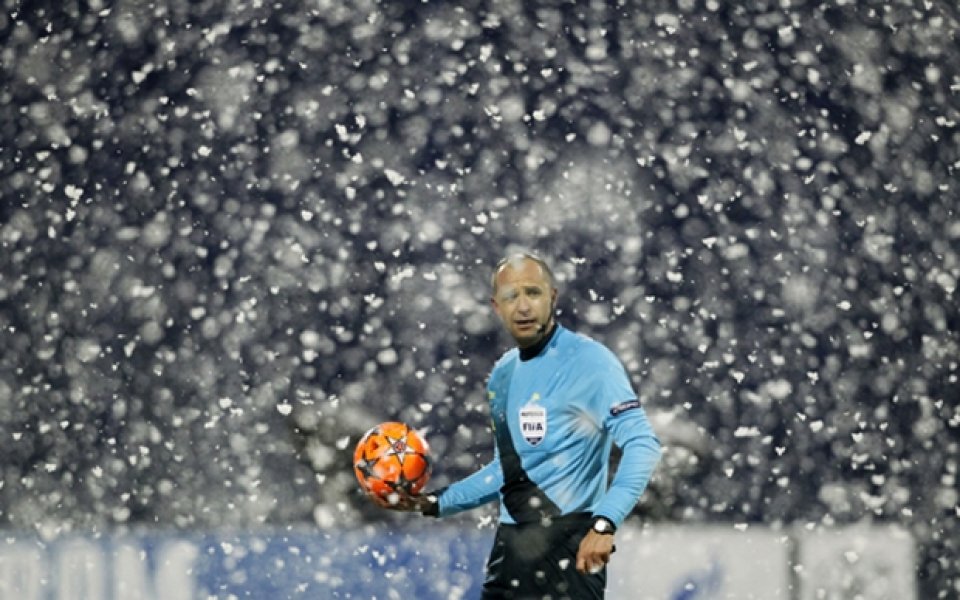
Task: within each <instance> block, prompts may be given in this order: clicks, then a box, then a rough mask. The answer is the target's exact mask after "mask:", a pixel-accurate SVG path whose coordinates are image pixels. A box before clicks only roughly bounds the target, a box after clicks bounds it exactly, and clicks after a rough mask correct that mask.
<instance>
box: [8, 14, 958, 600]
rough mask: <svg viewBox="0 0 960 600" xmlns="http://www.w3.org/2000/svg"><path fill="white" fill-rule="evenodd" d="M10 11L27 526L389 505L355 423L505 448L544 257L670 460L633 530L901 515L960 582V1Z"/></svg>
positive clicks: (937, 577) (933, 581) (445, 446)
mask: <svg viewBox="0 0 960 600" xmlns="http://www.w3.org/2000/svg"><path fill="white" fill-rule="evenodd" d="M2 6H3V9H4V10H3V11H2V12H0V39H2V40H3V45H2V49H0V82H2V85H0V141H2V143H0V198H2V200H0V250H2V251H0V265H2V267H0V276H2V279H0V348H2V349H3V350H2V353H0V453H2V457H3V458H2V461H0V468H2V471H0V523H2V525H3V527H4V528H5V530H6V531H7V532H20V533H24V532H26V533H29V534H37V535H42V536H45V537H48V538H49V537H51V536H54V537H55V536H58V535H66V534H70V533H77V532H80V533H82V532H120V533H122V532H126V531H133V530H138V529H142V528H147V529H148V530H154V529H156V530H163V531H169V530H172V531H181V532H204V531H220V530H225V529H240V530H252V529H256V528H259V527H281V528H282V527H301V526H305V527H310V528H317V529H318V530H321V531H323V530H336V529H337V528H349V527H356V526H362V525H364V524H378V526H383V527H388V526H393V525H396V524H397V523H398V521H397V517H393V516H390V515H385V514H382V513H380V512H376V511H374V510H372V509H371V508H370V507H369V506H368V505H367V504H365V503H364V501H363V500H362V498H360V497H358V495H357V494H356V491H355V484H354V481H353V475H352V473H351V471H350V470H349V468H347V466H348V464H349V456H350V453H351V451H352V445H353V443H354V442H355V441H356V439H357V438H358V436H359V435H360V434H361V433H362V432H363V431H364V430H366V428H367V427H369V426H370V425H372V424H374V423H376V422H378V421H381V420H386V419H401V420H404V421H407V422H409V423H411V424H413V425H415V426H416V427H418V428H422V429H423V430H424V431H425V432H426V434H427V435H428V436H429V438H430V440H431V442H432V444H433V448H434V451H435V453H436V455H437V456H438V457H440V458H441V460H440V463H439V464H438V468H437V470H436V475H435V482H436V484H437V485H441V484H443V483H446V482H449V481H451V480H453V479H456V478H457V477H459V476H461V475H464V474H466V473H468V472H469V471H471V470H472V469H473V468H475V467H476V466H478V465H479V464H481V463H482V462H483V461H485V460H486V459H487V458H489V453H490V438H489V432H488V430H487V416H486V413H485V406H484V394H483V385H484V377H485V374H486V372H487V370H488V369H489V367H490V365H491V364H492V362H493V361H494V360H495V358H496V357H497V356H498V355H499V354H500V353H501V352H502V351H503V350H504V349H505V348H506V347H507V344H508V340H506V339H504V337H503V335H502V334H501V333H500V332H499V330H498V326H497V324H496V322H495V321H494V319H493V318H492V316H491V314H490V311H489V309H488V305H487V300H486V298H487V281H488V276H489V266H490V265H491V264H492V263H493V262H494V261H495V260H496V259H497V258H498V257H499V256H500V255H501V254H502V253H503V252H504V251H506V250H507V249H508V248H511V247H520V246H523V247H532V248H535V249H538V250H540V251H542V252H543V253H544V254H546V255H547V256H550V257H552V258H553V260H554V262H555V263H556V270H557V273H558V279H559V283H560V287H561V300H560V303H559V310H560V313H561V317H560V318H561V320H562V322H564V323H565V324H566V325H568V326H570V327H572V328H574V329H578V330H581V331H583V332H585V333H588V334H590V335H593V336H595V337H597V338H599V339H601V340H602V341H604V342H605V343H607V344H608V345H609V346H610V347H611V348H613V349H615V350H616V351H617V353H618V354H619V355H620V356H621V357H622V359H623V360H624V362H625V364H626V365H627V367H628V370H629V371H630V373H631V376H632V378H633V381H634V383H635V384H636V387H637V389H638V390H639V392H640V394H641V396H642V398H643V400H644V402H645V404H646V406H647V407H648V410H650V412H651V414H652V415H653V416H654V417H655V418H656V419H657V422H658V429H659V431H660V432H661V433H662V435H663V436H664V438H665V440H666V441H667V443H668V445H669V450H668V452H667V454H666V457H665V461H664V463H663V465H662V468H661V470H660V472H659V473H658V475H657V478H656V480H655V481H654V482H653V484H652V486H651V489H650V490H649V492H648V494H647V496H646V497H645V498H644V500H643V502H642V503H641V504H640V506H638V508H637V510H636V517H635V519H636V522H646V523H653V524H671V523H686V524H720V525H729V526H734V525H737V524H743V523H747V524H756V525H758V526H759V525H764V526H771V527H775V528H776V527H786V526H794V525H797V524H801V525H813V526H816V527H832V526H839V525H847V524H855V523H864V522H874V523H881V524H888V523H889V524H897V525H901V526H903V527H904V528H906V529H907V530H908V531H909V532H910V533H911V534H912V535H913V536H914V538H915V540H916V542H917V544H918V554H917V563H916V573H917V580H918V586H919V595H920V597H922V598H936V597H951V596H954V595H956V594H957V593H958V589H960V579H958V576H960V564H958V554H957V547H956V545H957V539H960V531H958V528H957V517H958V513H960V505H958V492H957V487H958V486H957V482H956V477H957V464H958V456H957V455H958V452H957V441H956V440H957V429H958V426H960V411H958V404H957V398H958V383H957V375H958V356H960V348H958V329H960V327H958V325H960V322H958V313H957V308H956V305H957V302H956V287H957V279H958V278H960V259H958V253H957V247H958V246H960V243H958V239H960V221H958V219H957V209H958V205H960V203H958V200H957V198H958V193H957V185H958V184H957V172H956V171H957V167H958V165H960V155H958V147H960V145H958V129H957V121H958V119H960V109H958V104H960V103H958V94H960V74H958V70H957V66H956V65H957V64H960V62H958V60H957V59H958V54H960V53H958V50H957V47H958V46H957V32H958V10H957V8H956V6H955V4H954V3H952V2H946V1H931V2H912V1H898V2H889V1H883V2H881V1H859V2H856V1H855V2H850V1H842V0H834V1H825V2H812V1H803V0H794V1H790V0H786V1H781V2H767V1H760V2H754V3H750V6H749V7H746V6H735V5H733V4H732V3H725V2H716V1H714V0H706V1H700V0H679V1H672V2H667V1H653V2H645V3H642V4H641V3H633V2H615V1H599V0H597V1H593V2H589V3H568V2H543V3H535V4H532V3H522V2H512V1H511V2H507V1H492V0H491V1H486V2H479V1H467V2H463V3H458V4H455V3H442V2H422V3H414V2H372V1H354V2H346V3H344V2H334V1H326V0H316V1H278V2H270V3H268V2H260V1H257V0H250V1H240V0H236V1H229V2H227V1H220V2H204V3H197V2H188V1H186V0H180V1H178V0H173V1H167V2H155V3H146V2H138V1H132V0H128V1H120V2H112V3H107V2H102V1H87V2H78V1H68V2H60V1H57V2H53V1H50V2H18V1H15V0H2ZM491 516H492V513H491V512H489V511H487V512H484V511H480V512H478V513H476V514H473V515H469V516H466V517H464V518H463V519H462V521H461V522H462V523H464V526H471V527H472V526H475V525H478V524H479V525H480V526H486V525H488V524H489V520H490V518H491ZM402 518H404V519H405V518H407V517H402ZM424 534H425V535H426V532H424Z"/></svg>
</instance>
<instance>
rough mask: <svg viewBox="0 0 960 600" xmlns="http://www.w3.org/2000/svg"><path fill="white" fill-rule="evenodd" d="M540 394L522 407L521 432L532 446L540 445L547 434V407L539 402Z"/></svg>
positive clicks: (535, 395)
mask: <svg viewBox="0 0 960 600" xmlns="http://www.w3.org/2000/svg"><path fill="white" fill-rule="evenodd" d="M538 400H540V394H534V395H533V397H532V398H530V402H528V403H527V404H525V405H524V406H522V407H520V433H521V435H523V439H524V440H526V442H527V443H528V444H530V445H531V446H539V445H540V442H542V441H543V438H544V437H546V435H547V409H546V408H544V407H543V406H541V405H540V404H538V403H537V401H538Z"/></svg>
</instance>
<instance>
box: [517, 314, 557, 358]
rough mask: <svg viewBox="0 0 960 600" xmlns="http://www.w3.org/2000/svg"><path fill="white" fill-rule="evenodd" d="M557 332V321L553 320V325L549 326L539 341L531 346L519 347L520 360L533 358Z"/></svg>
mask: <svg viewBox="0 0 960 600" xmlns="http://www.w3.org/2000/svg"><path fill="white" fill-rule="evenodd" d="M556 333H557V322H556V321H554V322H553V327H551V328H550V331H548V332H547V333H546V334H545V335H544V336H543V339H541V340H540V341H539V342H537V343H536V344H534V345H532V346H527V347H526V348H520V360H522V361H528V360H530V359H531V358H535V357H536V356H537V355H539V354H540V353H541V352H542V351H543V349H544V348H546V347H547V344H549V343H550V340H552V339H553V336H554V335H556Z"/></svg>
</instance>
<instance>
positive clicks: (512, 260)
mask: <svg viewBox="0 0 960 600" xmlns="http://www.w3.org/2000/svg"><path fill="white" fill-rule="evenodd" d="M553 281H554V279H553V272H552V271H551V270H550V267H549V265H547V263H546V262H544V260H543V259H542V258H540V257H538V256H536V255H534V254H529V253H519V254H512V255H510V256H507V257H506V258H504V259H503V260H501V261H500V262H499V263H497V266H496V268H495V269H494V271H493V276H492V278H491V282H490V283H491V285H492V288H493V295H492V296H491V298H490V302H491V304H493V310H494V311H495V312H496V313H497V316H498V317H500V320H501V321H503V325H504V326H505V327H506V328H507V331H509V332H510V335H512V336H513V339H514V340H516V342H517V346H519V347H520V348H527V347H529V346H533V345H534V344H536V343H537V342H539V341H540V340H542V339H543V336H544V335H545V334H546V333H547V332H548V331H550V329H551V328H552V327H553V309H554V306H555V304H556V301H557V288H556V287H554V283H553Z"/></svg>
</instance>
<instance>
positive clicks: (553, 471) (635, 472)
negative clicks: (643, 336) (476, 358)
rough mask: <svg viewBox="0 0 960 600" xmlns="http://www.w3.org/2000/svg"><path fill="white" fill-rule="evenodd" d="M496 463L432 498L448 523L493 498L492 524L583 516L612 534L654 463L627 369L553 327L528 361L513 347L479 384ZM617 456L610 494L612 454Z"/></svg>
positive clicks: (651, 439)
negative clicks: (607, 525)
mask: <svg viewBox="0 0 960 600" xmlns="http://www.w3.org/2000/svg"><path fill="white" fill-rule="evenodd" d="M487 395H488V398H489V401H490V412H491V417H492V421H493V427H494V433H495V436H496V442H497V443H496V447H495V452H494V459H493V460H492V461H491V462H490V463H488V464H487V465H485V466H484V467H483V468H481V469H480V470H479V471H477V472H476V473H473V474H472V475H470V476H469V477H467V478H465V479H462V480H460V481H458V482H456V483H454V484H452V485H451V486H449V487H447V488H446V489H444V490H442V491H441V492H440V493H439V496H438V512H439V515H440V516H447V515H451V514H455V513H458V512H460V511H463V510H467V509H470V508H474V507H477V506H480V505H481V504H485V503H487V502H491V501H493V500H495V499H499V500H500V521H501V522H502V523H507V524H513V523H518V522H528V521H532V520H535V519H538V518H542V517H543V516H551V515H559V514H570V513H578V512H588V513H591V514H594V515H602V516H604V517H606V518H608V519H610V520H611V521H612V522H613V523H614V524H615V525H617V526H619V525H620V523H622V522H623V520H624V518H626V516H627V515H628V514H629V513H630V510H631V509H632V508H633V507H634V505H636V503H637V501H638V500H639V498H640V495H641V494H642V493H643V490H644V489H645V488H646V486H647V482H648V481H649V480H650V476H651V474H652V473H653V469H654V467H655V466H656V464H657V461H658V460H659V457H660V442H659V440H658V439H657V437H656V435H655V433H654V431H653V428H652V427H651V426H650V423H649V421H648V420H647V417H646V414H645V412H644V410H643V408H642V407H641V406H640V402H639V400H638V399H637V396H636V394H635V393H634V391H633V389H632V388H631V386H630V381H629V379H628V377H627V374H626V371H625V370H624V368H623V366H622V365H621V363H620V361H619V360H617V358H616V356H615V355H614V354H613V353H612V352H611V351H610V350H608V349H607V348H606V347H605V346H603V345H602V344H600V343H599V342H596V341H594V340H592V339H590V338H588V337H586V336H583V335H580V334H577V333H574V332H572V331H570V330H568V329H565V328H563V327H562V326H560V325H557V326H556V331H554V332H553V335H552V337H551V338H550V340H549V342H548V343H547V345H546V346H545V347H544V348H543V349H542V350H541V352H540V353H539V354H538V355H536V356H535V357H533V358H530V359H529V360H521V356H520V352H519V351H518V350H517V349H516V348H514V349H513V350H510V351H509V352H507V353H506V354H504V355H503V356H502V357H501V358H500V360H499V361H497V363H496V365H495V366H494V368H493V371H492V372H491V374H490V379H489V382H488V384H487ZM612 444H616V445H617V446H618V447H619V448H620V449H621V450H622V457H621V459H620V463H619V465H618V467H617V471H616V474H615V475H614V478H613V481H612V482H611V483H610V485H609V487H608V465H609V462H610V450H611V446H612Z"/></svg>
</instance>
